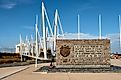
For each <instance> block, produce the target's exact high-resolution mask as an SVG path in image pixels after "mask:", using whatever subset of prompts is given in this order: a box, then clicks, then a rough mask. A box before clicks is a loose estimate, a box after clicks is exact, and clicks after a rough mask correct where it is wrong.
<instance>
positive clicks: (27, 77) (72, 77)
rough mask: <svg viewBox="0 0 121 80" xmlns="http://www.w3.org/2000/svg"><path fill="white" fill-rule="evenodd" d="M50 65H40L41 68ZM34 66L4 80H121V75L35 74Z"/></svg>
mask: <svg viewBox="0 0 121 80" xmlns="http://www.w3.org/2000/svg"><path fill="white" fill-rule="evenodd" d="M111 63H112V64H115V65H116V64H118V65H119V66H121V60H111ZM43 65H49V64H45V63H43V64H39V67H41V66H43ZM35 70H37V68H35V67H34V65H30V66H29V68H28V69H26V70H24V71H21V72H19V73H17V74H14V75H11V76H9V77H6V78H5V79H3V80H121V73H48V74H42V73H37V72H33V71H35Z"/></svg>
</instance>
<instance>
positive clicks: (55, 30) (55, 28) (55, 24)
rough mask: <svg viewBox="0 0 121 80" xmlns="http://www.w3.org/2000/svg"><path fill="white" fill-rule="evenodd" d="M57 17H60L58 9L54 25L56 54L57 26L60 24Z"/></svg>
mask: <svg viewBox="0 0 121 80" xmlns="http://www.w3.org/2000/svg"><path fill="white" fill-rule="evenodd" d="M57 15H58V11H57V9H56V12H55V21H54V22H55V23H54V45H53V47H54V52H55V51H56V37H57V25H58V23H57Z"/></svg>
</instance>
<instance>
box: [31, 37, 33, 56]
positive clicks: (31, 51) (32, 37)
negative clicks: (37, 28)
mask: <svg viewBox="0 0 121 80" xmlns="http://www.w3.org/2000/svg"><path fill="white" fill-rule="evenodd" d="M31 53H32V56H34V42H33V36H32V35H31Z"/></svg>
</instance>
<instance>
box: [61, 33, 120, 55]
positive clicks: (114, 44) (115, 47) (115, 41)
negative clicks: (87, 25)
mask: <svg viewBox="0 0 121 80" xmlns="http://www.w3.org/2000/svg"><path fill="white" fill-rule="evenodd" d="M59 38H61V37H59ZM98 38H99V36H97V35H92V34H86V33H80V39H98ZM102 38H103V39H106V38H108V39H110V42H111V45H110V47H111V52H120V53H121V49H120V47H119V33H113V34H107V35H105V36H102ZM64 39H78V34H77V33H65V34H64Z"/></svg>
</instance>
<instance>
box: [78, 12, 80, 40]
mask: <svg viewBox="0 0 121 80" xmlns="http://www.w3.org/2000/svg"><path fill="white" fill-rule="evenodd" d="M78 39H80V16H79V14H78Z"/></svg>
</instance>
